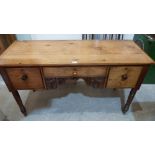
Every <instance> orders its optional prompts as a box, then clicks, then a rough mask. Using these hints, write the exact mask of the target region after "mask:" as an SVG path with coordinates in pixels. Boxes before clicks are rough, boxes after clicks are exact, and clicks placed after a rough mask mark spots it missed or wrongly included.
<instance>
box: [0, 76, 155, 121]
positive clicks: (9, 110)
mask: <svg viewBox="0 0 155 155" xmlns="http://www.w3.org/2000/svg"><path fill="white" fill-rule="evenodd" d="M154 90H155V85H142V87H141V89H140V90H139V91H138V92H137V94H136V96H135V98H134V101H133V104H132V105H131V108H130V110H129V111H128V112H127V113H126V114H125V115H124V114H122V112H121V105H123V104H124V103H125V100H126V98H127V95H128V93H129V89H125V90H112V89H94V88H91V87H89V86H87V85H85V83H83V82H79V83H78V84H76V85H73V84H71V85H64V86H61V87H59V88H58V89H54V90H40V91H36V92H33V91H19V92H20V95H21V98H22V100H23V103H24V104H25V106H26V109H27V111H28V116H27V117H24V116H23V115H22V114H21V112H20V110H19V108H18V106H17V104H16V102H15V100H14V98H13V97H12V94H11V93H10V92H9V91H8V90H7V88H6V86H5V84H4V82H3V80H2V79H1V78H0V120H10V121H18V120H20V121H71V120H73V121H154V120H155V95H154Z"/></svg>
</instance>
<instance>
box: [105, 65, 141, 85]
mask: <svg viewBox="0 0 155 155" xmlns="http://www.w3.org/2000/svg"><path fill="white" fill-rule="evenodd" d="M142 68H143V67H139V66H138V67H137V66H127V67H123V66H122V67H111V68H110V72H109V77H108V81H107V88H134V87H135V85H136V83H137V81H138V78H139V76H140V73H141V71H142Z"/></svg>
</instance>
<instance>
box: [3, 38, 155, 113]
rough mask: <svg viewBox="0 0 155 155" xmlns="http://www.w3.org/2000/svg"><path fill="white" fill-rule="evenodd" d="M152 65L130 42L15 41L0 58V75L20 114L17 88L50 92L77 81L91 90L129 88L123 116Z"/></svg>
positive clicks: (149, 59) (20, 103)
mask: <svg viewBox="0 0 155 155" xmlns="http://www.w3.org/2000/svg"><path fill="white" fill-rule="evenodd" d="M152 63H154V61H153V60H152V59H151V58H150V57H149V56H147V55H146V54H145V53H144V52H143V51H142V50H141V49H140V48H139V47H138V46H137V45H136V44H135V43H134V42H133V41H16V42H14V43H13V44H12V45H11V46H10V47H9V48H8V49H6V50H5V51H4V52H3V53H2V54H1V55H0V72H1V75H2V77H3V79H4V81H5V83H6V85H7V87H8V89H9V91H11V92H12V94H13V95H14V98H15V99H16V101H17V104H18V105H19V107H20V109H21V112H22V113H23V114H24V115H26V109H25V108H24V106H23V105H22V101H21V99H20V96H19V94H18V92H17V90H18V89H34V90H37V89H42V88H44V89H46V88H47V89H48V88H53V89H54V88H57V87H58V86H59V85H61V84H64V83H66V84H69V81H71V82H73V81H74V82H76V81H77V80H78V79H79V78H83V79H84V81H85V82H86V84H87V85H89V86H92V87H94V88H132V90H131V92H130V94H129V97H128V100H127V102H126V104H125V105H124V106H122V111H123V112H124V113H125V112H126V111H127V110H128V108H129V106H130V104H131V102H132V100H133V97H134V95H135V94H136V91H137V90H138V89H139V88H140V85H141V84H142V82H143V79H144V77H145V75H146V73H147V69H148V67H149V65H150V64H152Z"/></svg>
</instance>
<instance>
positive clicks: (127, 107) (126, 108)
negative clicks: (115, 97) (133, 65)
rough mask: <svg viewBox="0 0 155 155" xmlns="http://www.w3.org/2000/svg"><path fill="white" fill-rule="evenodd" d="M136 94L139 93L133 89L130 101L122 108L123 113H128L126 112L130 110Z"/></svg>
mask: <svg viewBox="0 0 155 155" xmlns="http://www.w3.org/2000/svg"><path fill="white" fill-rule="evenodd" d="M136 92H137V89H135V88H132V89H131V91H130V94H129V96H128V99H127V102H126V104H125V105H124V106H123V107H122V112H123V113H126V112H127V111H128V110H129V107H130V105H131V102H132V100H133V98H134V96H135V94H136Z"/></svg>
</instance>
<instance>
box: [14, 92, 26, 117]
mask: <svg viewBox="0 0 155 155" xmlns="http://www.w3.org/2000/svg"><path fill="white" fill-rule="evenodd" d="M12 95H13V96H14V98H15V100H16V102H17V104H18V106H19V108H20V111H21V112H22V113H23V114H24V116H27V112H26V109H25V107H24V105H23V103H22V100H21V98H20V95H19V93H18V91H17V90H14V91H12Z"/></svg>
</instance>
